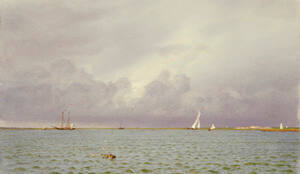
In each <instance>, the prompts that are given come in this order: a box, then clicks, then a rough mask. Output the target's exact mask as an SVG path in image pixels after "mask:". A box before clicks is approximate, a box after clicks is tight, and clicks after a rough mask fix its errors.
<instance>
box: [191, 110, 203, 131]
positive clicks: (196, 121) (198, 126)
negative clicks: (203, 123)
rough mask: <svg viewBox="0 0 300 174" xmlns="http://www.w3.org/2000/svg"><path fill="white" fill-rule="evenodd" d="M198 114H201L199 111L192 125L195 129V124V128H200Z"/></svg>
mask: <svg viewBox="0 0 300 174" xmlns="http://www.w3.org/2000/svg"><path fill="white" fill-rule="evenodd" d="M200 114H201V113H200V111H198V114H197V117H196V120H195V122H194V123H193V125H192V128H193V129H196V126H197V128H200Z"/></svg>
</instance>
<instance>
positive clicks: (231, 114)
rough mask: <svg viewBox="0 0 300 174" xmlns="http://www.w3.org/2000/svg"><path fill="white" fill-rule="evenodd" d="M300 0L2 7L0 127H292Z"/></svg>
mask: <svg viewBox="0 0 300 174" xmlns="http://www.w3.org/2000/svg"><path fill="white" fill-rule="evenodd" d="M299 5H300V4H299V2H298V1H296V0H290V1H284V0H274V1H264V0H253V1H231V0H229V1H216V0H203V1H202V0H201V1H194V0H188V1H184V2H183V1H176V0H175V1H173V0H172V1H171V0H162V1H137V0H125V1H113V2H108V1H92V0H89V1H84V2H83V1H72V2H69V1H56V0H54V1H53V0H51V1H50V0H46V1H34V0H28V1H17V0H11V1H8V0H4V1H2V2H0V11H1V13H0V127H4V126H10V127H14V126H17V127H18V126H22V125H23V126H25V127H41V126H42V125H41V124H46V126H48V127H50V126H52V125H53V124H54V125H58V121H60V114H61V112H62V111H70V112H71V119H72V122H74V123H75V125H78V126H79V127H83V126H84V127H89V126H90V127H93V126H95V125H96V126H99V127H119V126H120V124H121V125H122V126H124V127H141V128H142V127H154V128H155V127H166V128H168V127H181V128H183V127H190V126H191V125H192V123H193V122H194V120H195V118H196V114H197V113H196V112H197V111H198V110H199V109H200V110H201V113H202V115H201V126H203V127H208V125H209V124H211V123H214V124H215V125H216V126H217V127H226V126H229V127H236V126H250V125H258V126H276V127H277V126H279V124H280V123H281V122H282V123H283V124H284V125H287V126H289V127H295V126H299V120H300V101H299V99H300V80H299V77H300V72H299V69H300V68H299V67H300V61H299V57H300V49H299V45H300V33H299V29H300V20H299V19H300V18H299V17H300V14H299V11H298V9H299Z"/></svg>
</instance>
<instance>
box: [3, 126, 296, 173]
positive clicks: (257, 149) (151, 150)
mask: <svg viewBox="0 0 300 174" xmlns="http://www.w3.org/2000/svg"><path fill="white" fill-rule="evenodd" d="M299 135H300V134H299V133H297V132H260V131H221V130H216V131H211V132H208V131H205V130H201V131H192V130H126V129H125V130H74V131H57V130H46V131H42V130H0V152H1V153H0V159H1V162H0V171H1V172H2V173H13V174H14V173H47V174H48V173H53V174H54V173H70V174H71V173H76V174H77V173H163V174H165V173H297V171H300V168H299V167H300V166H299V159H298V157H299V155H300V141H299ZM104 153H113V154H115V155H116V156H117V158H116V159H115V160H109V159H103V158H101V157H100V155H98V154H104ZM91 154H96V156H91ZM1 172H0V173H1ZM298 173H300V172H298Z"/></svg>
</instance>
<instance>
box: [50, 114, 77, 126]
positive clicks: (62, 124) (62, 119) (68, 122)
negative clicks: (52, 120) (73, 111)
mask: <svg viewBox="0 0 300 174" xmlns="http://www.w3.org/2000/svg"><path fill="white" fill-rule="evenodd" d="M53 128H54V129H57V130H75V127H74V124H73V123H71V124H70V112H68V119H67V123H66V126H65V127H64V112H62V114H61V122H60V127H56V126H53Z"/></svg>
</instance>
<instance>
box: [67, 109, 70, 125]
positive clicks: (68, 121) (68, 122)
mask: <svg viewBox="0 0 300 174" xmlns="http://www.w3.org/2000/svg"><path fill="white" fill-rule="evenodd" d="M66 127H67V128H70V112H68V120H67V125H66Z"/></svg>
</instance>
